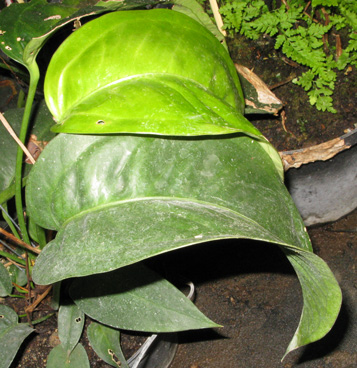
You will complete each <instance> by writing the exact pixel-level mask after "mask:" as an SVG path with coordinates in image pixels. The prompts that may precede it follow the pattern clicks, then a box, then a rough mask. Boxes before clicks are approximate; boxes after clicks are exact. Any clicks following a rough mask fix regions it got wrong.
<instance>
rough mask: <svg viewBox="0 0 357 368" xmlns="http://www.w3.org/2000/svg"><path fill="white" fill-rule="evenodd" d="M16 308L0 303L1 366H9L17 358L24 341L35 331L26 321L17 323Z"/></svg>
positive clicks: (5, 367) (2, 367)
mask: <svg viewBox="0 0 357 368" xmlns="http://www.w3.org/2000/svg"><path fill="white" fill-rule="evenodd" d="M17 320H18V317H17V314H16V312H15V311H14V310H12V309H11V308H9V307H7V306H6V305H1V304H0V346H1V349H0V367H1V368H7V367H9V366H10V364H11V362H12V361H13V359H14V358H15V355H16V353H17V351H18V350H19V348H20V346H21V344H22V342H23V341H24V340H25V339H26V337H27V336H28V335H29V334H30V333H31V332H32V331H34V330H33V329H32V328H31V327H30V326H29V325H27V324H25V323H17Z"/></svg>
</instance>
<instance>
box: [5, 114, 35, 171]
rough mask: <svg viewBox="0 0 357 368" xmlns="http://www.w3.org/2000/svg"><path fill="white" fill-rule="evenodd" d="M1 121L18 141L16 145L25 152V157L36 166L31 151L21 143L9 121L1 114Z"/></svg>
mask: <svg viewBox="0 0 357 368" xmlns="http://www.w3.org/2000/svg"><path fill="white" fill-rule="evenodd" d="M0 120H1V122H2V123H3V124H4V127H5V128H6V130H7V131H8V132H9V134H10V135H11V137H12V138H14V140H15V141H16V143H17V144H18V145H19V146H20V147H21V149H22V150H23V151H24V153H25V155H26V156H27V157H28V159H29V160H30V161H31V163H32V164H34V163H35V162H36V161H35V159H34V158H33V157H32V155H31V153H30V152H29V150H28V149H27V148H26V147H25V146H24V144H23V143H22V142H21V141H20V139H19V138H18V137H17V135H16V133H15V132H14V130H13V129H12V128H11V125H10V124H9V123H8V121H7V120H6V119H5V116H4V115H3V114H2V113H1V112H0Z"/></svg>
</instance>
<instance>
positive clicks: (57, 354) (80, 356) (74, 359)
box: [46, 344, 90, 368]
mask: <svg viewBox="0 0 357 368" xmlns="http://www.w3.org/2000/svg"><path fill="white" fill-rule="evenodd" d="M59 367H61V368H90V365H89V360H88V356H87V353H86V351H85V349H84V347H83V345H81V344H77V345H76V347H75V348H74V349H73V351H72V353H71V354H70V355H69V356H67V351H66V349H65V348H64V347H63V345H62V344H59V345H57V346H56V347H54V348H53V349H52V350H51V352H50V354H49V356H48V358H47V365H46V368H59Z"/></svg>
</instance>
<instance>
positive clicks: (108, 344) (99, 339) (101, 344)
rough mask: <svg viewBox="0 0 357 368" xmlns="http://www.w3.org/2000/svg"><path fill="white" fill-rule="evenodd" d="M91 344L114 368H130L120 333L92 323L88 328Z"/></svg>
mask: <svg viewBox="0 0 357 368" xmlns="http://www.w3.org/2000/svg"><path fill="white" fill-rule="evenodd" d="M87 336H88V340H89V343H90V344H91V346H92V348H93V350H94V351H95V352H96V353H97V354H98V356H99V357H100V358H101V359H103V360H104V361H105V362H106V363H108V364H110V365H111V366H112V367H118V366H119V367H120V368H129V366H128V364H127V362H126V360H125V358H124V355H123V352H122V350H121V347H120V340H119V339H120V332H119V331H118V330H115V329H114V328H111V327H108V326H104V325H102V324H100V323H95V322H92V323H91V324H90V325H89V326H88V328H87Z"/></svg>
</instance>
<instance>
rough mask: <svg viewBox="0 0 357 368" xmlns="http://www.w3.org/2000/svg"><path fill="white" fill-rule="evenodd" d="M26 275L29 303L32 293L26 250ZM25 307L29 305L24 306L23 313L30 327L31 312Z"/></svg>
mask: <svg viewBox="0 0 357 368" xmlns="http://www.w3.org/2000/svg"><path fill="white" fill-rule="evenodd" d="M26 277H27V300H28V303H29V304H30V305H32V304H31V301H32V295H31V281H32V280H31V276H30V265H29V256H28V253H27V252H26ZM27 308H29V307H26V308H25V313H26V315H27V322H28V324H29V325H30V326H31V327H32V320H31V313H32V312H29V311H27Z"/></svg>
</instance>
